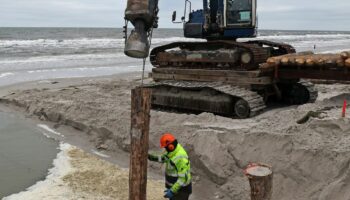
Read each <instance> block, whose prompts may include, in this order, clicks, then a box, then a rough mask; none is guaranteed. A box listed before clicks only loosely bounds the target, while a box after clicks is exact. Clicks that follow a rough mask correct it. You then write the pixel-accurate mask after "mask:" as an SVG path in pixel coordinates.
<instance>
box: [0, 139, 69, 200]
mask: <svg viewBox="0 0 350 200" xmlns="http://www.w3.org/2000/svg"><path fill="white" fill-rule="evenodd" d="M72 148H73V147H72V146H71V145H69V144H65V143H62V144H60V150H61V152H59V153H58V154H57V157H56V159H55V160H54V161H53V166H54V167H53V168H51V169H49V173H48V175H47V176H46V179H45V180H43V181H39V182H37V183H36V184H35V185H33V186H31V187H29V188H27V189H26V190H25V191H23V192H20V193H17V194H13V195H10V196H7V197H4V198H3V200H19V199H21V200H22V199H23V200H38V199H48V197H50V193H59V192H61V193H62V194H64V193H66V194H69V192H67V190H68V191H69V188H66V187H63V184H64V183H63V180H62V178H63V177H64V176H65V175H66V174H68V173H69V172H71V171H72V170H73V169H72V166H71V164H70V158H69V155H68V152H69V151H70V150H71V149H72ZM60 185H62V187H59V186H60ZM57 190H62V191H57ZM55 199H56V198H55ZM57 199H59V198H57ZM62 199H64V197H62Z"/></svg>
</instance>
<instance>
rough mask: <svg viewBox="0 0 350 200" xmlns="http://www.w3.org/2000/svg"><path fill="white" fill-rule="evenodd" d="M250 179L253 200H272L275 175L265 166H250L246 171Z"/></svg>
mask: <svg viewBox="0 0 350 200" xmlns="http://www.w3.org/2000/svg"><path fill="white" fill-rule="evenodd" d="M244 173H245V175H246V176H247V177H248V179H249V184H250V188H251V200H271V197H272V179H273V173H272V169H271V167H270V166H268V165H265V164H250V165H248V167H247V168H246V170H245V171H244Z"/></svg>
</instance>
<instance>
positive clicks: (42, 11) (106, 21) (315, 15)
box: [0, 0, 350, 31]
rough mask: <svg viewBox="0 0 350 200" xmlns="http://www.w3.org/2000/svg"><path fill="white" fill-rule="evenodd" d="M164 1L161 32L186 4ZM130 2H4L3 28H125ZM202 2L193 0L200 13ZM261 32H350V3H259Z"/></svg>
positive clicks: (0, 12) (0, 13)
mask: <svg viewBox="0 0 350 200" xmlns="http://www.w3.org/2000/svg"><path fill="white" fill-rule="evenodd" d="M159 1H160V5H159V8H160V13H159V16H160V26H159V27H160V28H181V27H182V25H181V24H172V23H171V15H172V11H174V10H177V11H178V15H179V14H180V13H182V12H183V7H184V1H183V0H159ZM126 2H127V0H0V5H1V6H0V27H122V26H123V24H124V10H125V5H126ZM201 6H202V1H201V0H192V9H200V8H201ZM258 21H259V28H260V29H278V30H346V31H350V25H349V24H350V23H349V22H350V1H349V0H258Z"/></svg>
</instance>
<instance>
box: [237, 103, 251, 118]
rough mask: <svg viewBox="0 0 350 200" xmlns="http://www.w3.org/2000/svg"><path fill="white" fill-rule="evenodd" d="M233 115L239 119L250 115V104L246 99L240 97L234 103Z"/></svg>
mask: <svg viewBox="0 0 350 200" xmlns="http://www.w3.org/2000/svg"><path fill="white" fill-rule="evenodd" d="M234 112H235V115H236V116H237V117H238V118H240V119H246V118H249V116H250V106H249V104H248V102H247V101H245V100H243V99H240V100H238V101H236V103H235V111H234Z"/></svg>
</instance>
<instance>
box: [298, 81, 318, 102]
mask: <svg viewBox="0 0 350 200" xmlns="http://www.w3.org/2000/svg"><path fill="white" fill-rule="evenodd" d="M298 84H299V85H301V86H303V87H304V88H305V89H306V90H307V91H308V93H309V98H308V100H307V102H306V103H314V102H315V101H316V100H317V97H318V91H317V89H316V88H315V85H314V84H313V83H311V82H309V81H305V80H301V81H299V82H298ZM305 101H306V99H305Z"/></svg>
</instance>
